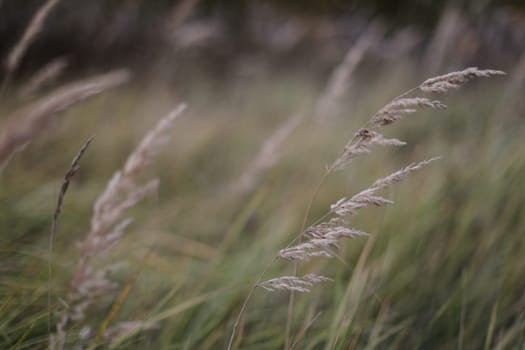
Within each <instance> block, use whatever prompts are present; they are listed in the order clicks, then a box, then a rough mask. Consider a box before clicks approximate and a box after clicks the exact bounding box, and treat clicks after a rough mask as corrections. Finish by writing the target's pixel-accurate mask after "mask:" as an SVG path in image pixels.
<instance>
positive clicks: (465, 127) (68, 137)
mask: <svg viewBox="0 0 525 350" xmlns="http://www.w3.org/2000/svg"><path fill="white" fill-rule="evenodd" d="M400 76H404V78H403V79H401V78H400ZM416 78H417V79H416ZM422 78H424V77H410V76H407V75H405V74H395V73H388V72H383V73H382V74H381V75H380V78H369V79H368V80H367V81H366V84H365V83H364V82H363V83H362V84H361V87H360V88H359V89H356V93H357V94H358V96H354V98H352V99H349V101H351V103H348V104H347V105H345V106H344V108H343V110H344V111H345V113H343V116H342V117H341V118H339V119H337V120H336V121H334V122H333V123H330V124H327V125H319V124H317V123H316V122H315V121H314V120H312V118H306V119H305V121H304V122H303V124H302V125H301V126H300V128H299V129H298V130H297V131H296V132H295V133H294V134H293V135H292V136H291V137H290V139H289V140H288V141H287V143H286V146H285V148H284V149H283V152H284V158H283V159H282V161H281V162H280V164H279V165H278V166H277V167H275V168H274V169H272V170H271V171H270V172H269V173H268V174H267V176H266V177H265V179H264V181H263V182H262V184H261V185H260V187H259V188H257V189H256V190H255V191H254V192H253V193H250V194H248V195H245V196H242V197H237V196H235V195H233V193H232V192H231V191H229V189H230V188H231V186H232V184H234V183H235V181H236V180H237V179H238V178H239V176H240V174H241V173H242V172H243V170H244V169H245V168H246V167H247V166H248V164H249V161H250V159H251V158H252V157H253V156H254V155H255V154H256V153H257V151H258V147H259V146H260V145H261V144H262V142H264V139H265V138H266V137H268V135H270V134H271V133H272V131H273V130H274V129H275V128H276V127H278V125H279V124H280V123H281V121H283V120H285V118H287V117H289V116H290V115H292V114H294V113H297V112H302V113H304V112H305V113H308V111H309V110H311V109H312V106H313V104H314V101H315V98H316V96H317V95H318V93H319V91H320V89H321V87H320V86H318V84H316V83H312V82H311V81H310V80H308V79H306V78H297V77H290V76H282V77H272V78H265V79H261V80H259V81H254V82H248V81H246V80H242V81H240V82H232V83H231V84H225V85H224V86H220V88H219V87H217V86H214V85H213V84H208V83H206V82H189V83H188V84H187V86H185V87H184V88H178V89H177V88H173V87H170V86H165V85H163V84H160V83H159V84H149V85H147V87H144V84H146V83H144V84H142V86H141V87H139V84H136V85H134V86H130V87H129V88H127V89H121V90H120V91H119V92H113V93H110V94H106V95H104V96H103V97H101V98H98V99H96V100H93V101H92V102H90V103H87V104H84V105H82V106H80V107H76V108H75V109H74V110H72V111H70V112H68V113H67V115H66V116H64V117H62V118H61V119H60V122H58V123H57V124H56V126H55V128H54V130H52V131H51V132H49V133H48V134H47V135H46V136H44V137H42V138H39V139H38V140H35V141H34V142H33V143H32V144H31V145H29V146H28V147H27V148H26V149H25V150H24V151H23V152H21V153H18V154H16V155H15V156H14V157H13V159H12V160H11V162H10V163H9V165H8V167H7V168H6V169H5V170H4V172H3V173H2V174H1V176H0V225H1V230H2V235H1V236H0V242H1V245H0V246H1V250H0V259H1V261H2V264H1V267H0V269H1V273H0V345H1V346H0V347H2V348H13V349H32V348H44V347H45V346H46V341H47V340H46V333H47V326H46V313H47V304H46V291H47V289H46V288H47V287H46V285H47V257H48V251H47V249H48V246H47V241H48V235H49V231H50V220H51V217H52V213H53V210H54V204H55V199H56V196H57V193H58V190H59V186H60V181H61V179H62V176H63V174H64V172H65V171H66V170H67V167H68V165H69V162H70V161H71V158H72V157H73V155H74V154H75V152H76V150H77V149H78V147H79V146H80V145H81V143H82V142H83V140H85V139H86V138H88V137H89V136H90V135H92V134H95V140H94V142H93V144H92V146H91V147H90V149H89V150H88V152H87V154H86V155H85V157H84V159H83V160H82V164H81V169H80V171H79V173H78V174H77V175H76V177H75V178H74V180H73V184H72V186H71V188H70V190H69V192H68V194H67V197H66V201H65V205H64V208H63V213H62V216H61V218H60V223H59V228H58V233H57V241H56V245H55V248H54V252H55V253H54V261H53V266H54V271H55V272H54V279H53V286H54V287H53V294H54V302H55V303H58V302H60V301H59V298H60V296H61V295H63V294H64V293H65V291H66V288H67V283H68V278H70V274H71V271H72V270H73V269H74V268H75V266H76V259H77V254H76V251H75V246H74V244H75V241H77V240H80V239H81V238H82V237H83V235H84V234H85V232H87V230H88V225H89V219H90V217H91V207H92V203H93V201H94V200H95V198H96V197H97V195H98V194H99V193H100V191H101V190H102V189H103V187H104V186H105V183H106V182H107V181H108V179H109V178H110V176H111V174H112V173H113V172H114V171H115V170H116V169H118V168H119V167H120V166H121V165H122V163H123V162H124V160H125V158H126V156H127V155H128V153H129V152H130V150H131V149H132V148H133V146H134V144H135V143H136V142H138V140H139V139H140V137H141V136H142V135H143V134H144V133H145V132H146V130H147V129H148V128H149V127H150V126H152V125H153V124H154V122H155V120H156V118H158V117H160V116H161V115H163V114H164V112H165V111H167V110H168V109H169V108H170V107H171V106H172V105H174V104H175V103H176V102H178V101H179V100H180V99H187V101H188V102H189V105H190V109H189V111H188V112H187V113H186V115H185V116H184V117H182V118H181V119H180V120H179V121H178V122H177V124H176V128H175V131H174V132H173V141H172V142H171V144H170V146H169V147H167V149H166V150H165V152H164V154H163V155H162V157H161V158H160V160H159V161H158V162H157V163H155V165H154V167H152V169H151V173H152V174H158V175H159V176H160V179H161V189H160V191H159V193H158V195H157V196H156V197H155V198H150V199H149V200H147V201H145V202H143V203H142V204H141V205H140V206H139V207H138V208H137V209H134V210H133V211H132V212H131V213H130V215H133V216H134V217H135V218H136V221H135V222H134V224H133V225H132V226H131V227H130V230H129V231H128V232H127V234H126V236H125V238H124V239H123V240H122V242H121V244H120V245H119V246H118V248H117V249H116V251H115V252H114V253H112V254H111V255H110V256H108V258H107V259H108V260H110V261H121V260H123V261H126V262H128V263H129V267H128V268H127V269H126V270H125V271H124V272H123V273H121V275H120V276H119V279H120V281H121V282H122V285H124V284H126V283H127V282H128V281H130V279H132V278H133V274H134V273H135V271H137V270H138V269H140V268H142V269H143V270H142V271H141V273H140V275H139V277H138V280H137V281H136V283H135V284H134V285H133V287H132V289H131V293H130V294H129V296H128V297H127V298H126V300H125V302H124V304H123V307H122V309H121V310H120V311H119V313H118V315H117V320H151V321H157V322H158V328H156V329H153V330H150V331H145V332H143V333H140V334H137V335H136V336H134V337H131V338H129V339H123V341H122V342H121V343H119V344H118V345H115V346H116V347H122V348H147V347H149V348H159V349H217V348H223V347H224V346H225V344H226V340H227V338H228V336H229V333H230V331H231V328H232V325H233V320H234V318H235V316H236V313H237V312H238V309H239V307H240V304H241V303H242V300H243V299H244V297H245V295H246V293H247V291H248V289H249V288H250V287H251V285H252V284H253V282H254V279H255V276H256V274H258V273H259V272H260V271H261V270H262V269H263V267H264V265H266V264H267V262H269V261H270V260H271V259H272V256H273V255H274V254H275V253H276V252H277V251H278V250H279V249H280V248H282V247H283V246H284V245H285V244H286V243H287V241H288V240H289V239H290V238H291V237H293V236H295V235H296V234H297V233H298V232H297V231H298V230H299V227H300V223H301V220H302V215H303V213H304V210H305V207H306V204H307V201H308V198H309V196H310V195H311V193H312V191H313V188H314V186H315V185H316V183H317V181H318V180H319V177H320V176H321V174H322V171H323V167H324V165H325V164H327V163H329V162H330V161H331V160H333V158H334V157H336V156H337V154H338V152H339V151H340V149H341V148H342V147H343V146H344V144H345V142H346V141H347V139H348V138H349V137H351V135H352V134H353V132H355V130H356V129H357V128H358V127H359V126H360V125H361V124H362V122H363V121H365V120H366V119H367V118H368V117H369V116H370V115H371V114H373V112H375V111H376V110H377V109H378V108H380V107H381V106H382V105H383V104H384V103H386V102H387V101H388V100H389V99H390V98H391V97H393V96H395V95H397V94H398V93H400V92H402V91H404V90H406V88H408V87H410V86H411V85H413V84H414V82H415V81H419V80H422ZM506 83H507V82H506V81H505V79H494V80H490V81H486V80H483V81H479V82H476V83H474V84H471V85H468V86H466V87H465V88H464V89H462V90H460V91H458V92H457V93H452V94H450V95H448V96H446V97H444V101H445V102H446V103H448V104H449V109H448V110H446V111H444V112H424V113H418V114H417V115H414V116H410V117H409V118H406V120H403V121H401V122H400V123H399V124H398V125H396V126H395V127H393V128H391V129H388V130H386V131H385V132H386V133H387V135H390V136H394V137H398V138H400V139H402V140H406V141H408V145H407V146H406V147H403V148H401V149H395V150H384V149H377V150H374V151H373V153H372V154H370V155H366V156H363V157H361V158H360V159H358V160H356V161H355V162H354V163H353V164H351V166H350V169H349V170H347V171H344V172H340V173H337V174H335V175H334V176H332V177H331V178H330V179H329V180H328V181H327V183H326V184H325V185H324V187H323V188H322V190H321V192H320V194H319V196H318V198H317V200H316V202H315V203H314V207H313V210H312V217H311V220H310V221H314V219H315V218H316V217H318V216H320V215H322V214H323V213H324V212H325V211H326V209H327V208H328V206H329V205H330V204H331V203H333V202H334V201H335V200H337V199H339V198H340V197H342V196H345V195H348V194H351V193H354V192H356V191H358V190H360V189H362V188H364V187H365V186H366V185H368V184H370V183H371V182H373V181H374V180H375V179H376V178H378V177H381V176H384V175H386V174H388V173H390V172H392V171H394V170H396V169H397V168H399V167H401V166H403V165H405V164H408V163H410V162H412V161H417V160H421V159H424V158H429V157H432V156H436V155H443V156H444V158H443V159H442V160H440V161H439V162H436V163H434V164H432V165H431V166H430V167H428V168H426V169H425V170H423V171H422V172H420V173H418V174H417V175H415V176H413V177H411V178H410V179H409V180H408V181H407V182H406V183H404V184H402V185H400V186H398V187H396V190H394V191H391V192H392V193H390V195H391V197H392V198H393V199H394V200H395V202H396V203H395V205H393V206H390V207H388V208H387V209H386V210H385V209H380V210H378V209H370V210H366V211H364V212H362V213H360V214H359V215H358V216H355V217H353V218H351V219H352V225H354V226H355V227H356V228H360V229H363V230H365V231H368V232H370V233H371V234H372V235H371V237H369V238H359V239H356V240H353V241H349V242H346V243H345V244H344V245H343V246H342V247H341V256H342V257H344V259H345V261H346V262H347V266H345V265H344V264H341V263H340V262H338V261H337V260H336V259H333V261H329V262H326V261H316V260H313V261H311V262H310V263H308V264H306V265H303V266H301V271H317V272H322V273H323V274H325V275H328V276H331V277H333V278H334V280H335V282H333V283H331V284H325V285H321V286H318V287H316V288H315V289H314V290H313V292H312V293H311V294H308V295H299V296H298V297H297V307H296V311H295V314H294V332H295V333H304V334H303V335H302V336H301V337H300V339H298V344H297V348H298V349H406V348H420V349H432V348H436V349H437V348H440V349H441V348H458V349H481V348H485V349H492V348H500V349H508V348H520V346H523V344H524V342H525V333H524V331H525V329H524V328H525V321H524V319H523V317H524V311H525V299H524V298H523V295H524V294H523V291H524V290H525V283H524V279H523V276H524V275H525V260H524V259H523V251H524V249H525V236H524V233H525V231H524V227H525V209H524V208H525V191H524V190H523V189H524V181H523V179H524V178H525V158H524V156H523V149H524V146H525V141H524V136H525V128H524V125H523V118H522V117H523V111H521V112H520V111H519V110H517V109H514V108H512V106H513V103H514V102H513V101H514V99H513V98H512V96H511V98H510V99H507V100H505V101H503V100H502V96H503V95H504V87H505V86H506ZM515 99H516V100H517V99H518V96H515ZM502 103H505V104H506V105H507V106H510V107H509V108H501V104H502ZM501 111H505V112H504V113H502V112H501ZM520 113H521V115H520ZM290 273H292V269H291V267H290V265H289V264H285V263H279V264H277V265H275V266H274V267H273V268H272V270H271V272H270V274H269V276H277V275H280V274H290ZM116 297H117V294H115V295H114V298H116ZM287 300H288V299H287V295H286V294H284V293H268V292H266V291H263V290H260V291H257V292H256V295H255V298H254V299H253V300H252V301H251V303H250V304H249V307H248V310H247V313H246V315H245V317H244V323H243V326H242V330H241V331H240V333H239V337H238V341H239V342H238V343H237V344H238V346H239V347H240V348H243V349H273V348H281V347H282V346H283V342H284V339H283V337H284V335H283V333H284V331H283V330H284V324H285V322H286V305H287ZM114 301H115V299H111V298H108V299H107V300H106V304H103V305H102V304H101V305H96V306H93V307H92V309H91V312H90V315H89V323H90V324H91V325H92V327H93V329H95V330H96V329H98V327H99V326H100V324H101V322H102V320H103V319H104V317H105V316H106V315H107V314H108V313H109V309H110V307H111V304H112V302H114ZM314 318H315V321H313V322H311V321H312V320H313V319H314ZM303 327H308V328H307V330H306V331H305V332H300V330H301V329H302V328H303ZM78 331H79V329H73V330H72V331H71V332H69V335H70V336H71V337H72V338H73V339H74V338H75V337H77V336H78Z"/></svg>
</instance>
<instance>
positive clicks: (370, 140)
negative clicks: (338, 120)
mask: <svg viewBox="0 0 525 350" xmlns="http://www.w3.org/2000/svg"><path fill="white" fill-rule="evenodd" d="M503 74H505V73H504V72H502V71H498V70H479V69H478V68H474V67H472V68H467V69H465V70H462V71H457V72H452V73H448V74H445V75H441V76H437V77H434V78H430V79H427V80H425V81H424V82H423V83H421V84H420V85H418V86H416V87H415V88H412V89H410V90H408V91H406V92H404V93H402V94H401V95H399V96H397V97H396V98H394V99H393V100H392V101H390V102H389V103H388V104H386V105H385V106H384V107H383V108H381V109H380V110H379V111H378V112H377V113H375V114H374V115H373V116H372V118H371V119H370V120H369V121H368V122H367V123H366V124H365V126H364V127H363V128H361V129H359V130H358V132H356V133H355V134H354V136H353V137H352V139H351V140H350V141H349V142H348V143H347V144H346V146H345V147H344V149H343V151H342V152H341V154H340V156H339V157H338V158H337V159H336V160H335V161H334V162H333V163H332V164H331V165H330V166H329V167H328V168H327V170H326V172H325V174H324V175H323V177H322V178H321V181H320V182H319V184H318V185H317V187H316V188H315V190H314V193H313V195H312V196H311V199H310V201H309V202H308V205H307V209H306V212H305V215H304V218H303V224H302V228H301V231H300V233H299V234H298V235H297V236H296V237H295V238H294V239H293V240H292V241H291V242H290V243H289V244H288V245H287V246H286V248H285V249H288V248H289V247H290V246H292V245H293V244H294V243H295V242H296V241H298V240H300V239H301V237H303V234H304V229H305V226H306V223H307V221H308V217H309V215H310V211H311V207H312V204H313V202H314V200H315V198H316V196H317V193H318V192H319V190H320V188H321V186H322V184H323V183H324V182H325V181H326V179H327V178H328V176H329V175H330V174H331V173H333V172H334V171H336V170H340V169H342V168H344V167H345V166H346V165H348V163H349V162H350V161H351V160H353V159H354V158H356V157H357V156H358V155H360V154H363V153H369V152H370V147H371V146H375V145H382V146H401V145H404V144H405V143H404V142H402V141H400V140H397V139H387V138H384V137H383V135H381V134H379V133H377V132H375V131H373V130H375V129H378V128H380V127H383V126H386V125H390V124H392V123H394V122H396V121H398V120H400V119H402V118H403V117H404V116H406V115H409V114H412V113H414V112H416V111H417V110H416V108H431V109H443V108H446V105H444V104H443V103H441V102H440V101H437V100H434V101H433V100H430V99H427V98H421V97H415V98H406V96H408V95H410V94H412V93H413V92H416V91H418V90H419V91H421V92H424V93H445V92H448V91H450V90H452V89H457V88H459V87H461V86H462V85H464V84H465V83H467V82H468V81H470V80H472V79H474V78H477V77H490V76H494V75H503ZM435 159H436V158H432V159H430V160H427V161H423V162H420V163H414V164H411V165H409V166H408V167H405V168H403V169H401V170H399V171H397V172H395V173H393V174H391V175H389V176H387V177H385V178H382V179H379V180H377V181H376V182H374V184H372V186H370V187H369V188H367V189H365V190H363V191H361V192H359V193H358V194H356V195H354V196H353V197H351V198H350V199H346V198H344V197H343V198H342V199H340V200H339V201H337V202H336V203H335V204H333V205H332V206H331V210H330V211H329V212H328V213H327V214H325V215H324V216H323V217H322V218H321V219H320V220H318V221H317V222H320V221H322V220H323V219H324V218H325V217H327V216H328V215H331V214H336V215H339V216H344V215H348V214H354V213H355V212H356V211H357V210H359V209H361V208H363V207H367V206H372V205H374V206H383V205H387V204H391V203H393V202H392V201H390V200H388V199H385V198H383V197H379V196H376V195H375V192H376V191H378V190H381V189H383V188H386V187H388V186H390V185H392V184H394V183H396V182H399V181H400V180H402V179H403V178H404V177H405V176H406V175H407V174H408V173H411V172H413V171H415V170H419V169H420V168H422V167H423V166H425V165H427V164H428V163H430V162H432V161H433V160H435ZM314 225H315V224H314ZM314 225H312V226H311V227H313V226H314ZM328 245H330V243H329V242H328ZM335 246H336V247H337V244H335ZM325 249H326V248H325V247H321V246H319V250H320V251H325ZM280 253H281V252H279V253H278V254H277V255H276V256H274V257H273V259H272V260H271V261H270V263H269V264H268V266H266V267H265V268H264V269H263V271H262V272H261V274H260V275H259V276H258V277H257V279H256V281H255V283H254V285H253V286H252V288H251V289H250V291H249V292H248V295H247V297H246V298H245V300H244V302H243V303H242V305H241V309H240V311H239V314H238V315H237V318H236V320H235V323H234V326H233V329H232V333H231V335H230V339H229V342H228V346H227V349H228V350H230V349H231V348H232V346H233V341H234V339H235V334H236V331H237V329H238V327H239V323H240V320H241V318H242V316H243V314H244V312H245V310H246V307H247V305H248V302H249V300H250V299H251V297H252V295H253V293H254V292H255V290H256V288H257V287H258V286H261V284H262V283H264V282H262V280H263V278H264V276H265V275H266V272H267V271H268V269H269V268H270V267H271V266H272V265H273V263H274V262H275V261H276V260H277V259H278V258H279V257H280ZM328 254H330V253H328ZM319 255H320V254H317V255H315V254H314V255H310V256H319ZM305 257H309V255H308V254H306V253H305ZM298 260H302V259H298ZM294 276H295V274H294ZM284 277H285V278H287V279H288V278H289V277H290V276H284ZM274 280H275V279H272V281H274ZM282 282H283V283H286V280H283V281H282ZM288 290H290V291H291V292H292V294H291V296H290V301H289V307H288V320H287V326H286V330H285V333H286V334H285V345H286V346H287V345H288V344H289V340H288V339H289V329H290V328H291V321H290V319H291V315H292V314H293V302H294V299H293V291H294V290H297V288H294V286H289V288H288Z"/></svg>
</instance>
